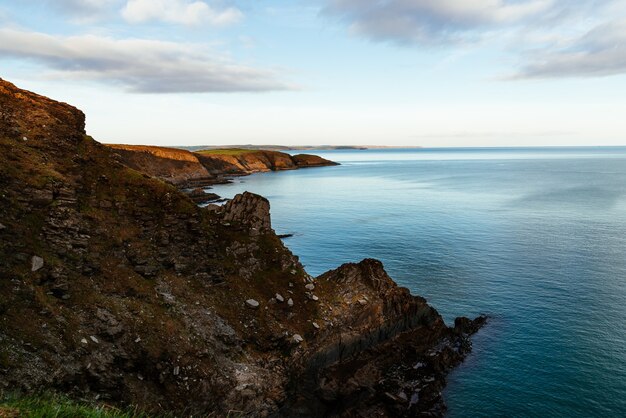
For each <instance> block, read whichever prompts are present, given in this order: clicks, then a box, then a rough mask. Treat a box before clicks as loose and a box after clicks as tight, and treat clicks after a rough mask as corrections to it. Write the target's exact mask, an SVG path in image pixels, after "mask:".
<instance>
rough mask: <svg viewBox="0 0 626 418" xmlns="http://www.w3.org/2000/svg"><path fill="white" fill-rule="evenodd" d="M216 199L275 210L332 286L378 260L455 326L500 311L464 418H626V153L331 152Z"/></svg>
mask: <svg viewBox="0 0 626 418" xmlns="http://www.w3.org/2000/svg"><path fill="white" fill-rule="evenodd" d="M316 153H317V154H319V155H322V156H324V157H326V158H329V159H332V160H334V161H337V162H340V163H342V165H341V166H338V167H324V168H315V169H306V170H298V171H289V172H280V173H265V174H257V175H253V176H249V177H245V178H242V179H238V180H236V182H235V183H234V184H231V185H225V186H219V187H216V190H215V191H216V192H217V193H218V194H220V195H222V196H225V197H232V196H233V195H234V194H236V193H239V192H242V191H244V190H249V191H251V192H255V193H259V194H261V195H264V196H266V197H267V198H269V200H270V202H271V205H272V218H273V224H274V227H275V229H276V231H277V232H278V233H293V234H295V236H294V237H292V238H289V239H287V240H286V241H285V243H286V244H287V245H288V246H289V247H290V248H291V249H292V250H293V252H294V253H295V254H297V255H299V256H300V259H301V261H302V262H303V264H305V266H306V267H307V269H308V271H309V272H310V273H311V274H314V275H317V274H320V273H322V272H324V271H326V270H328V269H331V268H334V267H336V266H338V265H340V264H342V263H344V262H347V261H358V260H360V259H362V258H365V257H373V258H378V259H380V260H382V261H383V262H384V263H385V266H386V269H387V271H388V272H389V274H390V275H391V276H392V277H393V278H394V279H395V280H396V281H397V282H398V283H400V284H401V285H403V286H406V287H408V288H409V289H411V291H412V292H414V293H415V294H420V295H422V296H424V297H426V298H427V299H428V301H429V302H430V303H431V304H432V305H433V306H435V307H436V308H437V309H438V310H439V312H440V313H441V314H442V315H443V317H444V318H445V320H446V321H447V322H448V323H451V322H452V321H453V318H454V317H456V316H459V315H466V316H475V315H478V314H480V313H486V314H489V315H491V317H492V320H491V322H490V323H489V324H488V326H487V327H486V328H485V329H483V330H482V331H481V332H479V334H477V335H476V337H475V338H474V352H473V354H472V355H471V356H470V357H469V358H468V360H467V361H466V362H465V363H464V365H463V366H461V367H460V368H458V369H456V370H455V371H454V372H453V373H452V374H451V375H450V377H449V384H448V387H447V389H446V392H445V397H446V400H447V403H448V407H449V416H450V417H461V416H527V417H534V416H576V417H589V416H616V417H617V416H621V417H624V416H626V148H554V149H552V148H550V149H542V148H520V149H418V150H367V151H329V152H316Z"/></svg>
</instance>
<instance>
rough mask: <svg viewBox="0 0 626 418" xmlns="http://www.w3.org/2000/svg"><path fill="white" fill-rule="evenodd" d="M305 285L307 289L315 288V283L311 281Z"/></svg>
mask: <svg viewBox="0 0 626 418" xmlns="http://www.w3.org/2000/svg"><path fill="white" fill-rule="evenodd" d="M304 287H305V288H306V290H315V285H314V284H313V283H309V284H307V285H306V286H304Z"/></svg>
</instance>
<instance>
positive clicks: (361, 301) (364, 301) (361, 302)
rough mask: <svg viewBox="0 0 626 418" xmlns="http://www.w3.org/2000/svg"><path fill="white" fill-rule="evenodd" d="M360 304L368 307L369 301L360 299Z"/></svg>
mask: <svg viewBox="0 0 626 418" xmlns="http://www.w3.org/2000/svg"><path fill="white" fill-rule="evenodd" d="M359 304H361V305H363V306H365V305H367V301H366V300H365V299H359Z"/></svg>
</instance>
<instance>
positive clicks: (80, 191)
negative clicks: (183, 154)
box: [0, 80, 481, 417]
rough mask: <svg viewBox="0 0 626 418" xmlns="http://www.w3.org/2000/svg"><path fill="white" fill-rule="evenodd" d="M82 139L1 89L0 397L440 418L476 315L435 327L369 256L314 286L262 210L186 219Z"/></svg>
mask: <svg viewBox="0 0 626 418" xmlns="http://www.w3.org/2000/svg"><path fill="white" fill-rule="evenodd" d="M84 126H85V125H84V115H83V114H82V112H80V111H79V110H77V109H75V108H74V107H72V106H70V105H67V104H63V103H58V102H54V101H52V100H50V99H47V98H45V97H42V96H38V95H36V94H34V93H30V92H27V91H24V90H20V89H18V88H16V87H15V86H13V85H12V84H10V83H8V82H6V81H2V80H0V396H1V395H3V394H7V393H16V392H18V393H25V394H32V393H35V392H37V391H42V390H44V391H56V392H60V393H64V394H67V395H68V396H70V397H80V398H82V399H89V400H92V401H93V402H106V403H112V404H132V405H137V407H138V408H140V409H142V410H146V411H149V412H154V413H161V412H166V411H167V412H173V413H175V414H177V415H180V416H186V415H192V414H203V415H207V414H214V415H217V416H222V415H227V414H229V413H230V414H232V413H233V411H236V412H234V413H236V414H238V415H239V416H286V417H287V416H288V417H291V416H329V415H331V416H415V415H418V414H421V413H430V414H434V415H440V414H442V413H443V410H444V406H443V402H442V399H441V394H440V389H441V388H442V387H443V385H444V383H445V374H446V371H447V370H448V369H449V368H450V367H452V366H454V365H455V364H457V363H458V362H459V361H461V360H462V358H463V356H464V355H465V354H466V353H467V351H468V350H469V341H468V335H469V334H470V333H472V332H473V331H475V329H476V328H477V327H478V326H479V325H480V323H481V320H480V319H479V320H477V321H470V320H468V319H459V320H458V321H457V323H456V324H455V327H453V328H449V327H447V326H446V325H445V324H444V323H443V321H442V319H441V317H440V316H439V315H438V314H437V312H436V311H435V310H434V309H433V308H431V307H430V306H428V305H427V303H426V301H425V300H424V299H422V298H419V297H415V296H412V295H410V294H409V292H408V291H407V290H406V289H403V288H399V287H398V286H396V285H395V283H393V281H392V280H391V279H390V278H389V277H388V276H387V274H386V273H385V272H384V270H383V268H382V265H381V264H380V263H379V262H377V261H374V260H364V261H362V262H361V263H358V264H346V265H344V266H341V267H339V268H338V269H337V270H334V271H331V272H328V273H326V274H323V275H322V276H320V277H318V278H312V277H310V276H309V275H308V274H307V273H306V271H305V270H304V269H303V268H302V266H301V264H300V263H299V262H298V259H297V257H295V256H294V255H293V254H291V252H290V251H289V250H288V249H287V248H286V247H284V245H283V244H282V243H281V241H280V239H279V238H278V237H277V236H276V235H275V234H274V232H273V231H272V229H271V221H270V216H269V202H268V201H267V200H266V199H264V198H262V197H260V196H256V195H253V194H250V193H245V194H243V195H240V196H238V197H236V198H235V199H233V200H232V201H231V202H229V203H228V204H227V205H224V206H223V207H221V208H219V209H215V208H214V210H211V211H210V210H206V209H201V208H199V207H197V205H196V204H195V203H194V202H193V201H192V200H191V199H189V197H188V196H186V195H185V194H182V193H181V192H179V191H178V189H177V188H175V187H173V186H172V185H170V184H168V183H166V182H163V181H161V180H158V179H156V178H153V177H150V176H148V175H147V174H145V173H142V172H141V171H136V170H134V169H132V168H129V167H128V164H127V161H123V160H124V157H123V156H122V155H121V154H120V153H119V150H117V149H112V148H110V147H106V146H103V145H101V144H99V143H98V142H96V141H94V140H93V139H91V138H90V137H88V136H86V134H85V131H84ZM170 159H171V158H170ZM176 161H181V162H182V163H190V164H192V163H194V160H188V159H182V160H176ZM123 162H124V163H123Z"/></svg>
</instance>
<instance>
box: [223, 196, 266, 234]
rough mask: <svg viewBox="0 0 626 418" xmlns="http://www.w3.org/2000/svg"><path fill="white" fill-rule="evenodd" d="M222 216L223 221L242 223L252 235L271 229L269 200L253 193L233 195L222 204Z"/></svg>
mask: <svg viewBox="0 0 626 418" xmlns="http://www.w3.org/2000/svg"><path fill="white" fill-rule="evenodd" d="M222 216H223V219H224V221H225V222H234V223H236V224H239V225H242V226H244V227H245V228H246V229H247V230H249V231H250V232H251V233H253V234H254V235H258V234H262V233H268V232H271V231H272V221H271V219H270V202H269V201H268V200H267V199H266V198H264V197H262V196H259V195H255V194H253V193H249V192H244V193H243V194H239V195H237V196H235V198H234V199H232V200H230V201H229V202H228V203H226V205H224V208H223V212H222Z"/></svg>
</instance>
